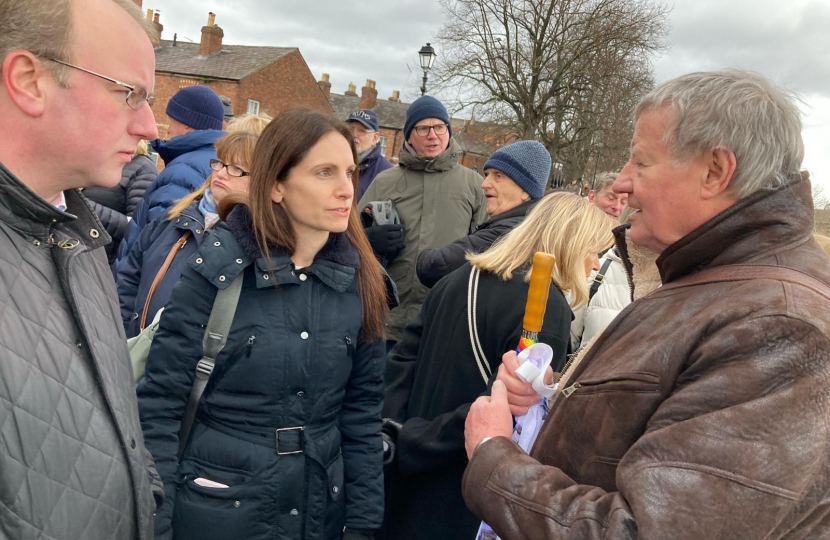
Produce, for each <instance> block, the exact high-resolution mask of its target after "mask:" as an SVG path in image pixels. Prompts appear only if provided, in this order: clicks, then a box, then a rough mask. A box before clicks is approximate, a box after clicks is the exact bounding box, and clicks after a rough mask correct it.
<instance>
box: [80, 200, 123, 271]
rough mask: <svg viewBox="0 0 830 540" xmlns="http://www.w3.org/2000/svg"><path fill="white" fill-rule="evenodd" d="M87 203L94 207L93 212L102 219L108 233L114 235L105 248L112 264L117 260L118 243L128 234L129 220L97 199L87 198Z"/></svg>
mask: <svg viewBox="0 0 830 540" xmlns="http://www.w3.org/2000/svg"><path fill="white" fill-rule="evenodd" d="M86 204H87V206H89V207H90V208H91V209H92V211H93V212H95V214H96V215H97V216H98V219H100V220H101V224H102V225H103V226H104V229H106V231H107V234H109V235H110V236H111V237H112V242H110V243H109V244H107V246H106V248H105V250H106V252H107V260H108V261H109V263H110V264H112V262H113V261H114V260H115V256H116V253H117V250H118V245H119V244H121V240H122V239H123V238H124V235H125V234H127V227H128V226H129V220H128V219H127V216H125V215H124V214H122V213H121V212H119V211H117V210H113V209H112V208H107V207H106V206H104V205H102V204H100V203H97V202H95V201H92V200H89V199H87V200H86Z"/></svg>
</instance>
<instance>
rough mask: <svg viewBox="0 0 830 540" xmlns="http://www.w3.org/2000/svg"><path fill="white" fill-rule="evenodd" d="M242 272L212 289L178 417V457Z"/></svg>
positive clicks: (224, 337) (227, 327)
mask: <svg viewBox="0 0 830 540" xmlns="http://www.w3.org/2000/svg"><path fill="white" fill-rule="evenodd" d="M244 274H245V272H240V273H239V274H238V275H237V276H236V277H235V278H234V280H233V281H232V282H231V284H230V285H229V286H228V287H227V288H226V289H219V291H218V292H217V293H216V300H214V301H213V308H212V309H211V310H210V318H209V319H208V323H207V327H206V328H205V336H204V338H202V359H201V360H199V362H198V363H197V364H196V378H195V379H194V380H193V387H192V388H191V389H190V398H189V399H188V401H187V409H186V410H185V413H184V416H183V417H182V427H181V430H180V431H179V457H180V458H181V456H182V452H184V447H185V445H186V444H187V438H188V436H190V429H191V428H192V427H193V421H194V420H195V419H196V411H197V410H198V408H199V401H200V400H201V399H202V394H203V393H204V391H205V387H206V386H207V383H208V380H209V379H210V375H211V373H213V367H214V366H215V365H216V357H217V356H219V353H220V352H222V349H223V348H224V347H225V343H227V341H228V334H229V333H230V330H231V324H232V323H233V316H234V314H235V313H236V306H237V304H239V293H240V292H241V291H242V278H243V276H244Z"/></svg>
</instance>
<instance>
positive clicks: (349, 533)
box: [343, 528, 375, 540]
mask: <svg viewBox="0 0 830 540" xmlns="http://www.w3.org/2000/svg"><path fill="white" fill-rule="evenodd" d="M343 540H375V531H373V530H371V531H370V530H366V531H364V530H358V529H349V528H347V529H345V530H344V531H343Z"/></svg>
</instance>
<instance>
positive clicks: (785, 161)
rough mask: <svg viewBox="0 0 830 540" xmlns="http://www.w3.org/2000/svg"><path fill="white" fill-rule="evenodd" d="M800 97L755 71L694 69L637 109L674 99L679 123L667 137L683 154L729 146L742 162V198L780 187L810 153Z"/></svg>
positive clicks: (735, 183) (737, 178)
mask: <svg viewBox="0 0 830 540" xmlns="http://www.w3.org/2000/svg"><path fill="white" fill-rule="evenodd" d="M797 101H798V97H797V96H796V95H795V94H793V93H792V92H790V91H788V90H786V89H784V88H781V87H779V86H776V85H775V84H773V83H772V82H771V81H770V80H769V79H767V78H766V77H764V76H763V75H760V74H758V73H754V72H751V71H744V70H738V69H726V70H723V71H710V72H699V73H690V74H688V75H683V76H682V77H678V78H676V79H672V80H670V81H667V82H665V83H663V84H661V85H660V86H658V87H657V88H655V89H654V90H652V91H651V92H650V93H649V94H648V95H646V96H645V97H644V98H643V99H642V101H640V103H639V104H638V105H637V108H636V110H635V111H634V119H635V121H636V120H637V119H638V118H640V116H641V115H642V114H643V113H645V112H646V111H648V110H650V109H654V108H659V107H661V106H662V105H666V104H668V105H669V106H670V107H671V111H672V112H673V114H674V120H675V122H676V123H675V126H674V129H673V130H671V131H669V132H668V133H666V138H665V142H666V143H667V144H668V145H669V146H670V147H671V148H672V153H673V155H674V157H675V158H677V159H679V160H687V159H690V158H692V157H694V156H697V155H700V154H701V153H702V152H704V151H706V150H710V149H713V148H718V147H721V148H728V149H729V150H731V151H732V152H734V153H735V158H736V161H737V165H736V167H735V174H734V175H733V177H732V180H731V181H730V182H729V190H730V191H731V192H732V193H733V194H734V195H735V196H736V197H737V198H739V199H742V198H744V197H747V196H749V195H751V194H752V193H755V192H756V191H759V190H761V189H775V188H778V187H781V186H782V185H784V184H786V183H787V182H788V181H789V178H790V177H792V176H794V175H796V174H798V172H799V170H800V168H801V161H802V160H803V159H804V142H803V141H802V139H801V113H800V111H799V109H798V106H797V105H796V102H797Z"/></svg>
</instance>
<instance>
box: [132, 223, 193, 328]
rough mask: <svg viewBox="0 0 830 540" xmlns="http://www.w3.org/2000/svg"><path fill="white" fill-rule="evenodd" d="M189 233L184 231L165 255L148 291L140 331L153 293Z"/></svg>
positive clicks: (145, 323) (143, 325) (144, 322)
mask: <svg viewBox="0 0 830 540" xmlns="http://www.w3.org/2000/svg"><path fill="white" fill-rule="evenodd" d="M188 235H190V231H189V230H187V231H184V233H182V235H181V236H180V237H179V239H178V240H177V241H176V243H175V244H173V247H171V248H170V251H169V252H168V253H167V257H165V258H164V262H163V263H161V268H159V271H158V272H156V277H154V278H153V283H151V284H150V290H149V291H148V292H147V299H146V300H145V301H144V310H143V311H142V312H141V322H140V323H139V325H138V329H139V331H141V330H144V327H145V326H146V325H147V311H148V310H149V309H150V300H152V299H153V295H154V294H156V289H157V288H158V286H159V283H161V280H162V279H164V275H165V274H166V273H167V270H168V269H169V268H170V265H171V264H172V263H173V259H174V258H175V257H176V253H178V252H179V250H180V249H182V248H183V247H184V245H185V244H186V243H187V237H188Z"/></svg>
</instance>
